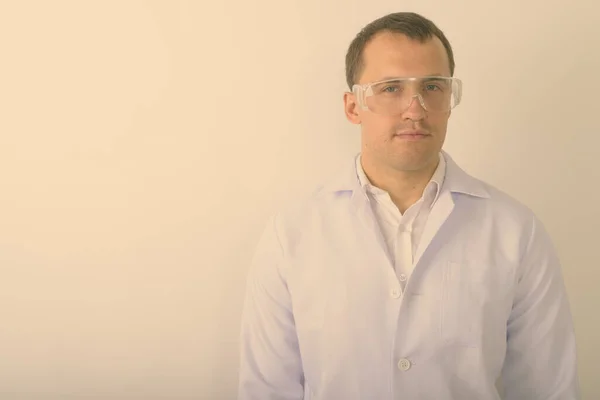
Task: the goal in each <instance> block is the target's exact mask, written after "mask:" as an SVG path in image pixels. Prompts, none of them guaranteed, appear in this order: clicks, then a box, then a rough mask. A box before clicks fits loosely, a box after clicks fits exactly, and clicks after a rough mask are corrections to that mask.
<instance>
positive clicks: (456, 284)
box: [440, 261, 485, 347]
mask: <svg viewBox="0 0 600 400" xmlns="http://www.w3.org/2000/svg"><path fill="white" fill-rule="evenodd" d="M484 290H485V285H484V284H483V279H482V278H481V273H480V272H479V270H478V269H476V268H473V266H471V265H469V264H467V263H458V262H452V261H450V262H448V263H446V265H445V266H444V270H443V275H442V293H441V321H440V328H441V329H440V330H441V337H442V342H443V343H444V344H447V345H456V346H465V347H478V346H479V345H480V344H481V337H482V334H483V315H482V314H483V310H484V305H483V302H484Z"/></svg>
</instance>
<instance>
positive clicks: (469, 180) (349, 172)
mask: <svg viewBox="0 0 600 400" xmlns="http://www.w3.org/2000/svg"><path fill="white" fill-rule="evenodd" d="M441 155H442V157H444V160H445V161H446V176H445V178H444V183H443V185H442V189H441V192H451V193H462V194H466V195H469V196H475V197H482V198H489V197H490V194H489V192H488V191H487V189H486V187H485V185H484V184H483V182H481V181H480V180H478V179H476V178H475V177H473V176H471V175H469V174H468V173H467V172H465V171H464V170H463V169H462V168H460V167H459V166H458V164H457V163H456V162H455V161H454V160H453V159H452V157H451V156H450V155H449V154H448V153H447V152H446V151H444V150H442V151H441ZM357 156H358V154H356V155H355V157H353V158H352V162H351V164H350V165H349V166H347V167H345V168H344V171H343V172H342V173H340V174H339V175H337V176H335V177H334V178H333V179H332V180H330V181H329V182H328V183H327V184H326V185H325V187H324V189H325V190H326V191H329V192H333V193H338V192H345V191H350V192H352V193H353V195H354V194H356V193H359V194H360V193H363V192H364V189H363V188H362V187H361V184H360V180H359V177H358V175H357V171H356V157H357Z"/></svg>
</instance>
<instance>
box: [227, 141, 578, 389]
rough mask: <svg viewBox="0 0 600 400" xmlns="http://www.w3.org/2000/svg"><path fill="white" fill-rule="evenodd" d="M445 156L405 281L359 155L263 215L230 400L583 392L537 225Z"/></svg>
mask: <svg viewBox="0 0 600 400" xmlns="http://www.w3.org/2000/svg"><path fill="white" fill-rule="evenodd" d="M443 155H444V158H445V161H446V174H445V177H444V181H443V185H441V188H440V190H439V196H438V198H437V200H436V201H435V202H434V203H433V207H431V209H430V211H429V215H428V217H427V223H426V224H425V225H424V228H423V231H422V234H421V235H420V236H421V237H420V239H419V246H418V247H417V250H416V252H415V253H414V262H413V269H412V273H411V276H410V279H409V280H408V281H407V282H406V286H405V288H404V290H402V287H401V285H400V283H399V279H398V278H397V275H396V273H395V271H394V268H395V266H394V264H392V262H391V259H390V257H388V255H387V250H386V246H385V244H384V243H383V241H382V240H380V239H379V236H378V233H377V232H378V231H379V226H378V222H377V219H376V218H375V217H374V215H373V212H372V210H371V207H370V205H369V201H368V196H367V194H365V191H364V190H363V188H362V187H361V185H360V182H359V180H358V178H357V171H356V160H355V159H352V160H350V161H351V162H352V165H348V168H347V169H346V171H345V172H344V173H343V174H342V175H341V176H340V177H339V178H337V179H334V180H332V181H330V182H328V183H326V184H324V185H322V186H321V187H320V188H318V189H317V190H315V191H314V193H312V194H311V195H310V196H309V197H308V198H303V199H301V200H299V201H298V202H297V203H294V204H292V205H290V207H286V208H285V209H284V210H281V211H280V212H278V213H276V214H274V215H273V217H272V218H270V219H269V222H268V224H267V226H266V227H265V230H264V232H263V234H262V236H261V239H260V241H259V244H258V246H257V248H256V252H255V254H254V257H253V259H252V264H251V267H250V271H249V274H248V280H247V289H246V299H245V302H244V309H243V317H242V325H241V336H240V343H241V347H240V350H241V352H240V375H239V395H238V398H239V399H240V400H308V399H310V400H337V399H344V400H371V399H373V400H375V399H376V400H397V399H404V400H500V399H501V398H502V399H504V400H579V399H580V389H579V382H578V377H577V351H576V344H575V334H574V329H573V321H572V317H571V311H570V307H569V302H568V299H567V292H566V289H565V286H564V282H563V279H562V274H561V266H560V263H559V260H558V257H557V254H556V252H555V250H554V247H553V245H552V243H551V240H550V238H549V236H548V233H547V232H546V231H545V229H544V226H543V224H542V223H541V222H540V221H539V220H538V219H537V218H536V216H535V215H534V214H533V213H532V212H531V210H530V209H528V208H527V207H525V206H524V205H522V204H520V203H519V202H517V201H516V200H514V199H513V198H511V197H509V196H508V195H506V194H505V193H503V192H501V191H499V190H497V189H495V188H493V187H492V186H490V185H487V184H485V183H483V182H481V181H479V180H477V179H475V178H473V177H471V176H469V175H468V174H467V173H466V172H464V171H463V170H462V169H460V168H459V167H458V165H457V164H456V163H455V162H454V161H453V160H452V158H451V157H449V155H448V154H446V153H443ZM350 167H351V168H350ZM498 381H500V382H501V383H502V386H501V387H503V388H504V390H503V392H504V397H500V393H501V392H502V390H498V388H497V386H496V383H497V382H498Z"/></svg>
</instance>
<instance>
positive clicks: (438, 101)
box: [352, 76, 462, 116]
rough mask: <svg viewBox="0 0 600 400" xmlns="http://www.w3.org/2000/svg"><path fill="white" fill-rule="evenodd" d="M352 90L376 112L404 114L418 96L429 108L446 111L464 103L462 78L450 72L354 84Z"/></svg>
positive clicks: (422, 104) (363, 107)
mask: <svg viewBox="0 0 600 400" xmlns="http://www.w3.org/2000/svg"><path fill="white" fill-rule="evenodd" d="M352 92H353V93H354V95H355V96H356V98H357V101H358V104H359V106H360V107H361V108H362V109H363V110H370V111H371V112H373V113H375V114H381V115H389V116H391V115H399V114H402V113H404V112H405V111H406V110H408V108H409V107H410V106H411V104H412V103H413V101H414V100H415V99H416V100H417V101H418V102H419V104H420V105H421V107H423V109H425V110H426V111H428V112H432V113H444V112H448V111H450V110H452V109H453V108H454V107H456V106H457V105H458V104H459V103H460V99H461V96H462V81H461V80H460V79H458V78H452V77H447V76H424V77H411V78H396V79H386V80H384V81H379V82H373V83H367V84H364V85H354V86H353V87H352Z"/></svg>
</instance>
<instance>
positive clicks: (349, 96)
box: [344, 92, 361, 125]
mask: <svg viewBox="0 0 600 400" xmlns="http://www.w3.org/2000/svg"><path fill="white" fill-rule="evenodd" d="M358 111H359V105H358V102H357V101H356V96H355V95H354V93H351V92H346V93H344V112H345V113H346V118H347V119H348V121H350V122H352V123H353V124H356V125H359V124H360V123H361V119H360V114H359V112H358Z"/></svg>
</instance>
